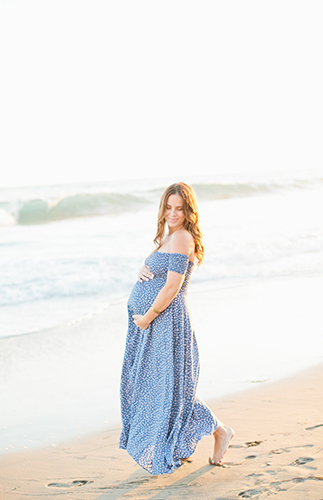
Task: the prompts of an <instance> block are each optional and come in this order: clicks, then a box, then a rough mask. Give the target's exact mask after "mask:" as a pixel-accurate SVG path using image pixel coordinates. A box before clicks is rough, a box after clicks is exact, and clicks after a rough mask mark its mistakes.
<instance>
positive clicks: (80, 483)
mask: <svg viewBox="0 0 323 500" xmlns="http://www.w3.org/2000/svg"><path fill="white" fill-rule="evenodd" d="M87 483H93V481H85V480H84V479H83V480H81V479H80V480H77V479H76V480H75V481H72V482H71V483H49V484H48V485H47V487H48V488H50V487H54V488H74V487H75V486H84V485H85V484H87Z"/></svg>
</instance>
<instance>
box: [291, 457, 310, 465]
mask: <svg viewBox="0 0 323 500" xmlns="http://www.w3.org/2000/svg"><path fill="white" fill-rule="evenodd" d="M309 462H314V458H311V457H300V458H296V460H293V465H305V464H308V463H309Z"/></svg>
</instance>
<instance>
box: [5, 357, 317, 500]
mask: <svg viewBox="0 0 323 500" xmlns="http://www.w3.org/2000/svg"><path fill="white" fill-rule="evenodd" d="M322 386H323V366H322V365H319V366H316V367H313V368H311V369H308V370H306V371H303V372H301V373H298V374H296V375H293V376H290V377H288V378H286V379H284V380H281V381H279V382H272V383H265V384H261V385H257V386H256V387H255V388H254V389H250V390H248V391H245V392H243V393H242V394H238V395H234V396H232V397H230V398H223V399H222V400H218V401H214V402H213V403H212V405H211V407H212V409H213V411H214V412H215V414H216V415H217V417H218V418H220V419H221V420H223V421H225V422H227V423H228V424H229V425H231V426H233V428H234V429H235V432H236V435H235V438H234V440H233V441H232V444H231V445H230V447H229V449H228V451H227V453H226V455H225V457H224V459H223V461H222V465H220V466H216V467H215V466H211V465H209V463H208V457H209V455H210V454H211V451H212V437H206V438H203V439H202V441H200V443H199V444H198V447H197V450H196V452H195V453H194V455H193V456H192V462H190V463H186V464H184V465H183V466H182V467H181V468H180V469H179V470H178V471H176V472H175V473H174V474H171V475H165V476H151V475H150V474H149V473H148V472H146V471H144V470H143V469H141V468H140V467H139V466H138V465H137V464H136V463H135V462H134V461H133V460H132V459H131V458H130V457H129V456H128V454H127V453H126V452H125V451H123V450H119V449H118V437H119V429H115V430H112V431H103V432H101V433H97V434H95V435H93V436H90V437H88V438H80V439H77V440H74V441H70V442H65V443H63V444H61V445H59V446H56V447H47V448H46V449H43V450H34V451H24V452H20V453H12V454H10V455H7V456H4V455H3V456H2V457H1V458H0V469H1V476H2V480H1V486H0V498H1V500H16V499H19V498H39V499H50V498H57V497H59V498H71V499H75V500H85V499H86V500H92V499H93V500H94V499H95V500H99V499H100V500H108V499H109V500H112V499H114V500H115V499H118V498H132V499H138V500H139V499H140V500H144V499H161V500H162V499H173V500H175V499H182V498H194V499H196V498H210V499H211V498H212V499H217V500H221V499H223V500H224V499H226V500H229V499H231V500H233V499H235V498H252V499H261V498H268V497H273V498H275V499H278V500H280V499H286V500H298V499H299V500H304V499H313V500H314V499H315V500H320V499H321V498H323V494H322V492H323V445H322V444H323V419H322V415H323V398H322Z"/></svg>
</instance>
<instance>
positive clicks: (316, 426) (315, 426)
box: [305, 424, 323, 431]
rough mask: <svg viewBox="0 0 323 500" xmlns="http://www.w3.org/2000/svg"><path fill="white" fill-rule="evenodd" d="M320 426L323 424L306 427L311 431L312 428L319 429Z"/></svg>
mask: <svg viewBox="0 0 323 500" xmlns="http://www.w3.org/2000/svg"><path fill="white" fill-rule="evenodd" d="M318 427H323V424H317V425H313V426H312V427H306V429H305V430H306V431H311V430H312V429H317V428H318Z"/></svg>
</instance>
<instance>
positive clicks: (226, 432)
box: [210, 421, 234, 465]
mask: <svg viewBox="0 0 323 500" xmlns="http://www.w3.org/2000/svg"><path fill="white" fill-rule="evenodd" d="M218 424H219V425H218V428H217V430H216V431H215V432H213V436H214V450H213V457H212V459H211V460H210V463H211V464H212V465H218V464H219V463H220V462H221V460H222V458H223V457H224V454H225V452H226V451H227V449H228V446H229V443H230V441H231V439H232V438H233V436H234V430H233V429H231V427H227V426H226V425H224V424H222V422H220V421H218Z"/></svg>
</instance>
